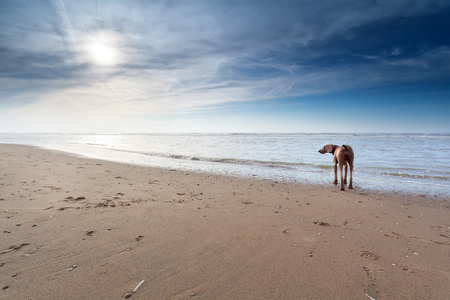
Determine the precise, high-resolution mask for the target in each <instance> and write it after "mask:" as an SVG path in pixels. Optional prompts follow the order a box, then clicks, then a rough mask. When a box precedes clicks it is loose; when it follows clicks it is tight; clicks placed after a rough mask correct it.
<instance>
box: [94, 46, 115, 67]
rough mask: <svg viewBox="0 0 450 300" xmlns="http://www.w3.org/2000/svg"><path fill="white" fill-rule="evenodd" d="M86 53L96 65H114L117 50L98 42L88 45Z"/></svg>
mask: <svg viewBox="0 0 450 300" xmlns="http://www.w3.org/2000/svg"><path fill="white" fill-rule="evenodd" d="M88 52H89V54H90V56H91V57H92V59H93V60H94V62H96V63H97V64H100V65H114V64H115V63H116V56H117V50H116V49H115V48H113V47H110V46H108V45H105V44H104V43H102V42H100V41H95V42H92V43H91V44H89V46H88Z"/></svg>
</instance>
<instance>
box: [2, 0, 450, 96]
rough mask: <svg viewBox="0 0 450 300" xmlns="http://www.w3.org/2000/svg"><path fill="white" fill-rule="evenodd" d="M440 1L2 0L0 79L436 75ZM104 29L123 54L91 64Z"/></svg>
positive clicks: (441, 62) (439, 74)
mask: <svg viewBox="0 0 450 300" xmlns="http://www.w3.org/2000/svg"><path fill="white" fill-rule="evenodd" d="M447 3H448V2H447V1H428V0H416V1H413V0H404V1H390V0H389V1H387V0H386V1H381V0H380V1H376V0H373V1H357V2H355V1H350V0H346V1H334V0H333V1H288V0H283V1H257V0H253V1H137V0H136V1H101V0H98V1H67V0H66V1H63V0H55V1H21V0H14V1H12V0H4V1H1V2H0V55H1V56H0V78H2V80H3V81H5V80H8V79H9V80H11V81H14V80H15V79H29V80H32V79H38V80H40V81H46V80H47V81H49V82H50V81H54V80H67V81H68V84H69V82H70V84H73V82H78V83H83V84H84V83H85V82H89V81H91V80H95V76H100V75H99V74H100V73H101V80H105V78H114V77H121V78H124V77H125V76H132V77H129V79H130V80H134V78H135V77H136V76H142V77H145V76H152V74H158V76H161V74H163V75H164V76H165V77H170V76H172V77H173V76H175V77H177V78H178V80H179V81H180V82H182V83H186V82H189V83H190V84H193V85H197V86H194V87H193V89H194V90H197V91H200V90H205V89H206V90H210V89H211V87H214V86H217V87H218V88H219V89H221V90H224V88H223V87H224V86H228V85H227V84H225V83H230V82H235V83H236V82H238V81H241V82H242V84H243V85H245V86H249V85H251V84H253V85H254V89H253V91H256V94H255V95H254V98H258V97H260V96H261V95H269V94H270V95H279V94H285V95H291V96H292V95H296V94H298V95H302V94H303V92H302V91H305V90H306V91H308V92H311V91H318V90H320V89H322V91H323V92H327V87H326V85H324V84H323V82H324V80H326V81H327V85H328V86H333V87H334V88H337V86H339V85H341V86H342V88H349V87H350V86H351V87H354V88H358V85H361V86H366V85H367V84H369V83H370V82H372V84H378V83H380V82H382V81H400V82H401V81H404V80H421V78H422V79H426V80H428V79H429V78H441V79H442V80H444V81H445V80H447V79H446V78H448V69H449V60H448V52H449V49H450V37H449V36H450V35H448V34H446V31H447V30H448V28H449V20H450V7H449V6H448V5H447V6H446V4H447ZM103 33H107V34H110V35H114V36H117V38H116V39H115V40H111V41H107V42H108V43H110V44H111V45H113V46H114V47H115V48H117V49H118V50H119V51H120V53H121V54H122V55H123V57H124V58H123V59H122V60H121V61H118V62H117V64H116V65H114V66H111V67H109V68H108V69H106V68H104V69H103V70H102V71H101V72H100V71H97V69H98V67H97V66H95V65H94V64H93V63H92V61H91V60H90V58H89V57H88V55H87V54H86V53H85V49H84V48H83V47H84V46H85V44H86V43H87V42H88V41H89V39H94V38H97V39H101V38H100V36H101V34H103ZM96 68H97V69H96ZM425 70H426V71H425ZM161 72H166V73H161ZM196 77H197V78H198V81H196ZM344 81H347V82H344ZM280 82H285V83H284V84H282V85H281V84H280ZM250 83H251V84H250ZM206 87H207V88H206ZM334 88H333V89H334ZM302 89H303V90H302ZM270 91H275V92H276V93H275V92H274V93H269V92H270Z"/></svg>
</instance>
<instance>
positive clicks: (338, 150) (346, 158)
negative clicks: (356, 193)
mask: <svg viewBox="0 0 450 300" xmlns="http://www.w3.org/2000/svg"><path fill="white" fill-rule="evenodd" d="M319 153H322V154H325V153H331V154H333V162H334V184H338V181H337V164H339V171H340V172H341V191H345V187H344V184H347V169H348V167H349V166H350V181H349V184H348V188H349V189H353V184H352V173H353V159H354V158H355V155H354V154H353V149H352V147H350V146H349V145H342V146H338V145H331V144H328V145H325V146H323V148H322V149H320V150H319ZM347 164H348V165H347ZM344 165H345V178H343V177H342V167H343V166H344Z"/></svg>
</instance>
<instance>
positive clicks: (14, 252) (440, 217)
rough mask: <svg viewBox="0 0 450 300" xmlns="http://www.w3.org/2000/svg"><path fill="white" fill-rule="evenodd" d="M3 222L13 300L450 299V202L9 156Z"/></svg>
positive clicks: (12, 148)
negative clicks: (127, 298)
mask: <svg viewBox="0 0 450 300" xmlns="http://www.w3.org/2000/svg"><path fill="white" fill-rule="evenodd" d="M331 177H332V174H330V181H331V179H332V178H331ZM357 180H358V178H357V177H355V178H354V181H355V182H356V181H357ZM0 225H1V232H0V236H1V239H0V241H1V242H0V252H1V254H0V287H1V288H2V290H0V298H1V299H124V298H125V296H126V295H127V297H130V299H372V298H373V299H377V300H379V299H450V206H449V199H439V198H436V197H432V198H431V197H428V196H426V197H425V196H417V197H412V196H407V195H404V196H402V195H386V194H382V193H378V194H374V193H370V192H368V191H365V190H363V189H361V188H358V189H354V190H347V191H345V192H342V191H340V190H339V188H338V187H336V186H334V185H333V184H331V183H330V184H329V185H327V186H313V185H299V184H292V183H283V182H273V181H264V180H255V179H246V178H236V177H226V176H218V175H211V174H201V173H193V172H187V171H181V170H168V169H158V168H149V167H142V166H135V165H127V164H120V163H113V162H107V161H100V160H92V159H85V158H78V157H75V156H70V155H67V154H64V153H58V152H53V151H48V150H42V149H38V148H34V147H28V146H16V145H0ZM143 280H145V282H144V283H143V284H142V285H141V286H140V288H139V289H138V290H137V291H136V292H134V293H132V291H133V289H135V287H136V286H137V285H138V284H139V283H141V282H142V281H143Z"/></svg>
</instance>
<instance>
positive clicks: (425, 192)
mask: <svg viewBox="0 0 450 300" xmlns="http://www.w3.org/2000/svg"><path fill="white" fill-rule="evenodd" d="M1 145H11V146H25V147H34V148H37V149H42V150H46V151H51V152H55V153H59V154H63V155H69V156H74V157H78V158H81V159H92V160H101V161H105V162H112V163H119V164H125V165H127V164H129V165H134V166H140V167H144V168H156V169H177V170H178V169H179V170H180V171H185V172H193V173H197V174H209V175H217V176H226V177H236V178H247V179H256V180H263V181H276V182H283V183H287V184H295V185H313V186H317V187H322V188H330V189H332V188H333V187H335V186H336V187H337V185H334V184H333V183H332V180H331V179H332V177H333V176H334V175H333V174H332V172H330V173H329V174H323V176H324V177H326V178H327V179H328V177H329V180H328V181H322V182H317V180H314V179H309V178H303V179H293V178H290V177H283V178H265V176H259V175H258V174H253V173H254V172H247V173H246V172H234V171H231V172H230V171H222V172H220V171H211V170H209V171H208V170H201V169H192V168H188V167H186V166H185V165H183V164H181V163H180V164H179V165H178V166H177V167H172V165H173V164H165V166H154V165H151V164H146V163H140V162H135V161H133V160H130V161H126V160H124V159H120V158H118V157H117V158H116V159H113V158H111V159H107V158H101V157H98V154H96V155H93V154H92V153H91V154H90V155H89V154H82V153H78V152H69V151H67V150H62V149H53V148H46V147H43V146H35V145H26V144H10V143H0V147H1ZM109 150H111V149H109ZM113 151H114V150H113ZM94 152H95V151H94ZM128 154H129V153H128ZM131 154H134V153H131ZM158 159H163V160H174V161H177V159H176V158H166V157H159V158H158ZM183 161H184V160H181V162H183ZM205 163H208V162H205ZM209 164H212V165H216V164H217V166H218V169H221V168H220V165H221V163H219V162H209ZM236 167H237V168H238V169H239V168H240V167H242V166H239V165H237V166H236ZM330 168H332V162H330ZM256 173H257V171H256ZM269 173H270V172H267V174H269ZM267 174H266V176H267ZM355 175H356V176H358V174H354V176H353V177H355ZM316 176H317V175H316ZM269 177H270V176H269ZM338 177H339V171H338ZM362 181H363V184H364V183H366V184H367V183H368V182H370V184H369V185H371V186H368V187H367V186H366V187H362V186H359V183H358V178H356V182H355V180H354V187H355V190H358V191H360V192H362V193H366V194H379V195H384V196H395V197H404V198H406V197H414V198H418V197H420V198H424V199H433V200H438V201H450V198H449V194H448V192H446V191H445V189H447V186H442V185H436V184H427V183H417V182H414V181H411V182H405V181H396V180H387V179H381V178H375V177H373V178H368V177H365V178H364V180H362ZM417 185H418V186H420V187H422V189H420V188H417V189H415V187H414V188H413V186H417ZM408 186H409V187H408ZM433 188H440V189H443V190H439V191H436V190H433ZM346 190H347V187H346Z"/></svg>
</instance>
